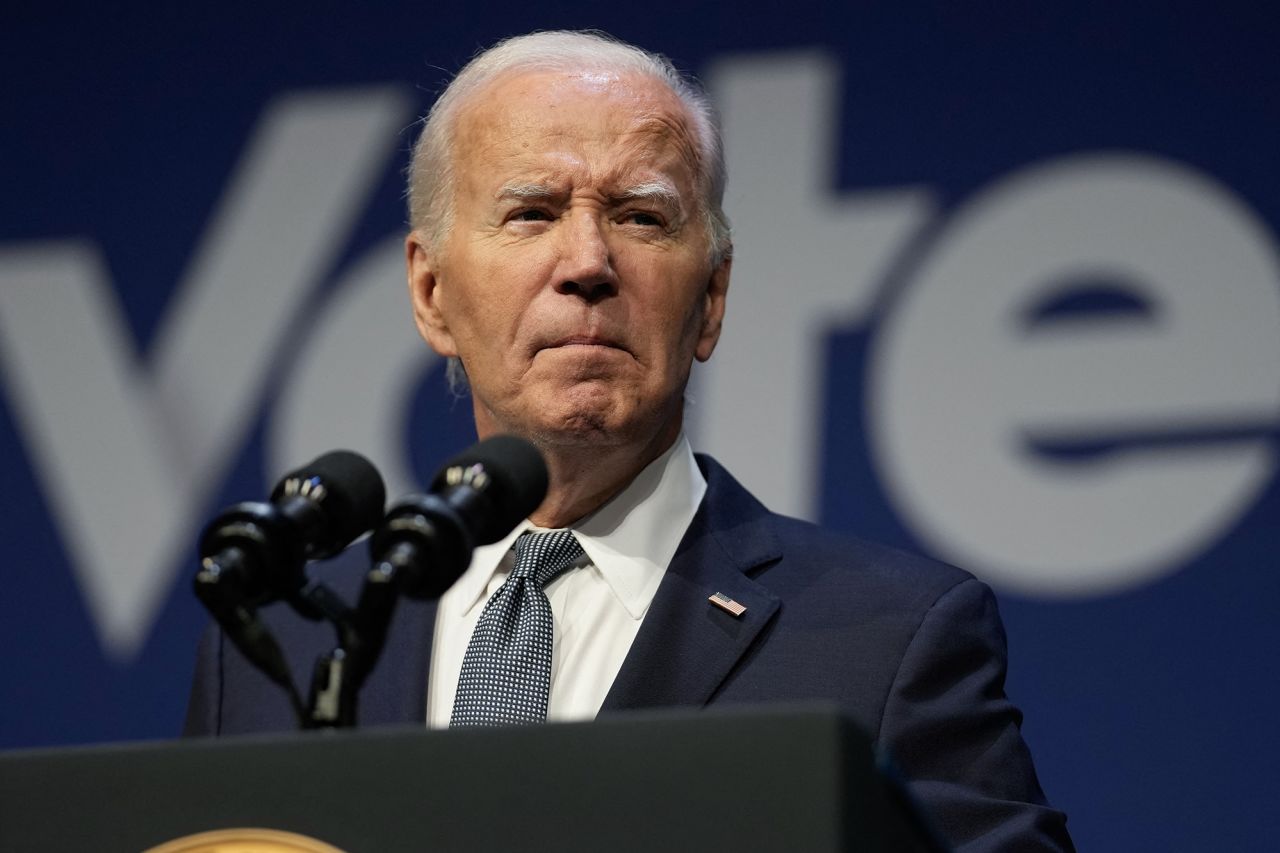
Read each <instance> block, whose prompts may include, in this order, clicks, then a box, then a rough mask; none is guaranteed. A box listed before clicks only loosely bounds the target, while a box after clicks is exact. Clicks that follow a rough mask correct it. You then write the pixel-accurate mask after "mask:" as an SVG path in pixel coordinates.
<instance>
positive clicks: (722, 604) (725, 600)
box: [707, 592, 747, 616]
mask: <svg viewBox="0 0 1280 853" xmlns="http://www.w3.org/2000/svg"><path fill="white" fill-rule="evenodd" d="M707 601H710V602H711V603H712V604H714V605H715V606H716V607H719V608H720V609H721V610H723V611H724V612H725V613H728V614H729V615H730V616H741V615H742V614H743V613H746V612H747V608H746V606H744V605H742V604H739V603H738V602H736V601H734V600H733V599H732V598H730V597H729V596H727V595H725V594H724V593H723V592H717V593H716V594H715V595H713V596H711V597H710V598H708V599H707Z"/></svg>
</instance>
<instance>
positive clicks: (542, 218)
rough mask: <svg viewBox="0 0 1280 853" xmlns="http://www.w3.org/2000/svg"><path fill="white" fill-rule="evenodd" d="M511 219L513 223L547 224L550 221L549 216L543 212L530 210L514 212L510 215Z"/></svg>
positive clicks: (534, 209)
mask: <svg viewBox="0 0 1280 853" xmlns="http://www.w3.org/2000/svg"><path fill="white" fill-rule="evenodd" d="M511 219H512V221H515V222H549V221H551V214H549V213H547V212H546V211H545V210H540V209H538V208H530V209H528V210H518V211H516V212H515V213H514V214H512V216H511Z"/></svg>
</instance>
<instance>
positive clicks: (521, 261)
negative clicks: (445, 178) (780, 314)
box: [407, 72, 729, 450]
mask: <svg viewBox="0 0 1280 853" xmlns="http://www.w3.org/2000/svg"><path fill="white" fill-rule="evenodd" d="M695 144H696V143H695V141H694V136H693V134H692V129H691V127H690V126H689V123H688V121H687V117H686V112H685V110H684V107H683V105H682V104H681V103H680V101H679V100H678V99H677V98H676V96H675V95H673V94H672V93H671V92H670V91H669V90H668V89H667V88H666V87H665V86H664V85H662V84H661V83H659V82H657V81H655V80H652V79H650V78H648V77H645V76H630V75H627V76H622V77H619V76H616V75H610V74H578V75H573V76H570V75H567V74H564V73H560V72H526V73H520V74H516V75H514V76H509V77H503V78H499V80H498V81H497V82H495V83H492V84H490V85H489V86H488V87H487V88H486V89H484V90H482V91H481V92H480V93H479V94H478V95H475V96H473V97H472V99H471V100H470V101H469V102H468V103H467V104H465V105H464V106H463V107H462V109H461V111H460V113H459V115H458V116H457V122H456V125H455V129H454V151H455V155H454V157H455V160H454V168H455V187H454V192H455V195H454V208H453V211H454V215H453V224H452V227H451V229H450V231H449V233H448V235H447V236H446V237H445V239H444V240H443V245H442V246H440V247H439V250H438V251H435V252H433V251H431V250H430V249H429V248H428V245H427V242H426V238H425V235H422V234H419V233H417V232H415V233H414V234H411V235H410V236H409V239H408V242H407V253H408V260H409V286H410V291H411V293H412V296H413V299H414V307H415V317H416V319H417V322H418V326H419V328H420V329H421V330H422V332H423V334H424V336H425V337H426V338H427V340H428V341H429V342H430V343H431V345H432V346H433V347H434V348H435V349H436V351H437V352H439V353H440V354H441V355H445V356H454V355H456V356H459V357H460V358H461V359H462V362H463V365H464V366H465V367H466V370H467V376H468V379H469V380H470V383H471V390H472V394H473V396H474V405H475V416H476V428H477V432H478V433H479V434H480V436H481V437H484V436H487V435H489V434H492V433H496V432H514V433H517V434H521V435H524V436H527V437H530V438H532V439H533V440H535V441H540V442H542V443H544V444H548V445H551V444H606V445H609V444H624V443H638V444H646V445H648V444H653V445H658V447H656V448H655V449H657V450H661V449H662V448H664V447H665V446H666V445H667V444H669V443H670V441H671V440H672V439H674V437H675V435H676V433H677V432H678V430H679V428H680V423H681V417H682V406H683V399H682V398H683V392H684V387H685V383H686V381H687V380H688V376H689V370H690V366H691V364H692V361H693V359H694V358H695V357H696V358H698V359H699V360H706V359H707V358H708V357H710V355H711V351H712V350H713V349H714V348H715V344H716V340H717V339H718V338H719V334H720V322H721V319H722V318H723V316H724V299H725V290H726V288H727V287H728V280H729V264H728V262H727V261H725V262H724V263H721V264H719V265H718V266H717V267H715V268H713V267H712V265H711V261H710V255H711V252H710V236H709V234H708V233H707V227H706V218H705V216H704V215H703V209H702V205H701V198H700V195H699V192H698V185H697V178H696V176H697V171H696V167H695V163H696V154H695V151H696V148H695Z"/></svg>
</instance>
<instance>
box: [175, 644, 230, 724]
mask: <svg viewBox="0 0 1280 853" xmlns="http://www.w3.org/2000/svg"><path fill="white" fill-rule="evenodd" d="M221 707H222V631H221V630H219V629H218V626H217V625H216V624H214V623H212V622H211V623H210V624H209V626H208V627H207V628H206V629H205V632H204V636H203V637H201V638H200V648H199V651H198V652H197V654H196V670H195V676H194V677H193V678H192V681H191V697H190V698H189V699H188V700H187V719H186V722H185V723H183V726H182V735H183V737H201V736H207V735H216V734H218V733H219V730H220V717H221Z"/></svg>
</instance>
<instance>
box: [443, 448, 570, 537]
mask: <svg viewBox="0 0 1280 853" xmlns="http://www.w3.org/2000/svg"><path fill="white" fill-rule="evenodd" d="M474 465H479V466H481V467H483V468H484V471H485V473H486V474H487V475H488V477H489V479H490V480H491V481H492V485H490V486H489V487H487V488H485V489H484V491H485V493H486V494H487V495H488V497H489V499H490V500H491V501H492V504H491V512H490V513H489V514H488V515H487V517H486V518H485V519H484V526H483V529H482V530H479V531H477V536H476V538H477V541H478V542H479V544H481V545H487V544H489V543H491V542H497V541H498V540H499V539H501V538H502V537H503V536H506V535H507V533H508V532H510V530H511V528H513V527H515V526H516V525H517V524H519V523H520V522H522V521H524V520H525V519H526V518H528V517H529V515H530V514H531V513H532V512H533V511H534V510H536V509H537V508H538V505H539V504H541V503H542V499H543V498H545V497H546V496H547V464H546V462H544V461H543V459H542V454H541V453H539V452H538V449H537V448H536V447H534V446H533V445H532V444H530V443H529V442H528V441H525V440H524V439H523V438H517V437H516V436H514V435H496V436H493V437H492V438H487V439H485V440H484V441H482V442H480V443H479V444H475V445H472V446H471V447H469V448H467V449H466V450H464V451H462V452H461V453H459V454H458V455H457V456H455V457H453V458H452V459H450V460H449V461H448V462H446V463H445V464H444V467H443V468H442V469H441V470H440V473H439V474H437V475H436V478H435V482H434V483H432V486H431V490H432V491H433V492H438V491H442V490H444V489H446V488H448V487H449V485H451V484H450V483H448V482H447V479H446V478H447V477H448V475H449V471H450V469H457V468H469V467H471V466H474Z"/></svg>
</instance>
